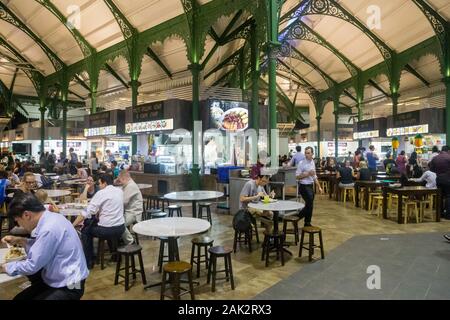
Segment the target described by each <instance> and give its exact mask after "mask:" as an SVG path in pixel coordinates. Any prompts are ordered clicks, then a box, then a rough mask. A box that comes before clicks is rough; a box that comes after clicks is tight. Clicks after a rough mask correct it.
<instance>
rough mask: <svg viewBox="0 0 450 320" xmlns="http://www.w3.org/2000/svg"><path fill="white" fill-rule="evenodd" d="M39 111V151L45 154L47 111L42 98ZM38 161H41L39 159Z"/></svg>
mask: <svg viewBox="0 0 450 320" xmlns="http://www.w3.org/2000/svg"><path fill="white" fill-rule="evenodd" d="M39 111H40V112H41V148H40V150H39V151H40V152H41V154H43V153H44V143H45V111H46V109H45V100H44V99H40V107H39ZM37 161H39V159H38V160H37Z"/></svg>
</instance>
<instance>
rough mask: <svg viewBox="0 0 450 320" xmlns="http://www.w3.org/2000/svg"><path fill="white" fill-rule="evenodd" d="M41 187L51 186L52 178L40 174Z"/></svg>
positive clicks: (47, 187) (48, 187)
mask: <svg viewBox="0 0 450 320" xmlns="http://www.w3.org/2000/svg"><path fill="white" fill-rule="evenodd" d="M41 182H42V189H50V188H51V187H52V186H53V180H52V179H50V178H49V177H46V176H44V175H42V176H41Z"/></svg>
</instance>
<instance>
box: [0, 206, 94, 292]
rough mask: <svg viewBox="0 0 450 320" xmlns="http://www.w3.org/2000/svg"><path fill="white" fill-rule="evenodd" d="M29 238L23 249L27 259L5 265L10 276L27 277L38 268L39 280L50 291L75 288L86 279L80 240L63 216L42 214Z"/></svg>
mask: <svg viewBox="0 0 450 320" xmlns="http://www.w3.org/2000/svg"><path fill="white" fill-rule="evenodd" d="M31 236H32V237H33V238H32V239H28V240H27V245H26V248H25V250H26V252H27V259H26V260H23V261H13V262H10V263H7V264H6V265H5V269H6V272H7V273H8V274H9V275H10V276H17V275H26V276H28V275H32V274H35V273H37V272H39V270H41V269H42V280H43V281H44V283H45V284H47V285H48V286H50V287H52V288H62V287H69V288H76V286H77V283H79V282H80V281H81V280H84V279H86V278H87V277H88V275H89V271H88V269H87V266H86V258H85V256H84V252H83V247H82V245H81V241H80V238H79V237H78V234H77V232H76V231H75V229H74V227H73V226H72V224H71V223H70V222H69V221H68V220H67V219H66V218H65V217H64V216H63V215H60V214H58V213H52V212H50V211H45V212H44V213H43V214H42V216H41V218H40V219H39V222H38V225H37V226H36V228H35V229H34V230H33V231H32V233H31Z"/></svg>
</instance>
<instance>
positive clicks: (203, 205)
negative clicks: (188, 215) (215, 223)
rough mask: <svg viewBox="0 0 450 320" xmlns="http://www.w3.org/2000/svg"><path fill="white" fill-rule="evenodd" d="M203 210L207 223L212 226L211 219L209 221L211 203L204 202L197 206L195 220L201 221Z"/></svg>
mask: <svg viewBox="0 0 450 320" xmlns="http://www.w3.org/2000/svg"><path fill="white" fill-rule="evenodd" d="M203 209H206V219H207V220H208V222H209V223H210V224H211V225H212V219H211V203H209V202H204V203H199V204H198V212H197V218H199V219H203Z"/></svg>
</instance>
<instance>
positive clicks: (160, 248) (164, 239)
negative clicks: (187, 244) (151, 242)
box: [158, 237, 180, 273]
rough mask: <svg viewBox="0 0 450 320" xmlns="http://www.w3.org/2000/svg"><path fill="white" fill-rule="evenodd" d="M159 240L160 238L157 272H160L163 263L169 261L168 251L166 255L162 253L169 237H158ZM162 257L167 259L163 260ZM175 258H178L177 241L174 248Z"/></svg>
mask: <svg viewBox="0 0 450 320" xmlns="http://www.w3.org/2000/svg"><path fill="white" fill-rule="evenodd" d="M178 238H179V237H177V239H178ZM159 240H160V243H159V255H158V267H159V273H161V271H162V268H163V263H164V262H169V253H167V255H165V254H164V249H165V247H166V243H167V247H168V246H169V239H168V238H166V237H160V238H159ZM167 250H169V248H167ZM164 258H167V260H165V259H164ZM175 259H177V260H180V253H179V252H178V241H177V246H176V248H175Z"/></svg>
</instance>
